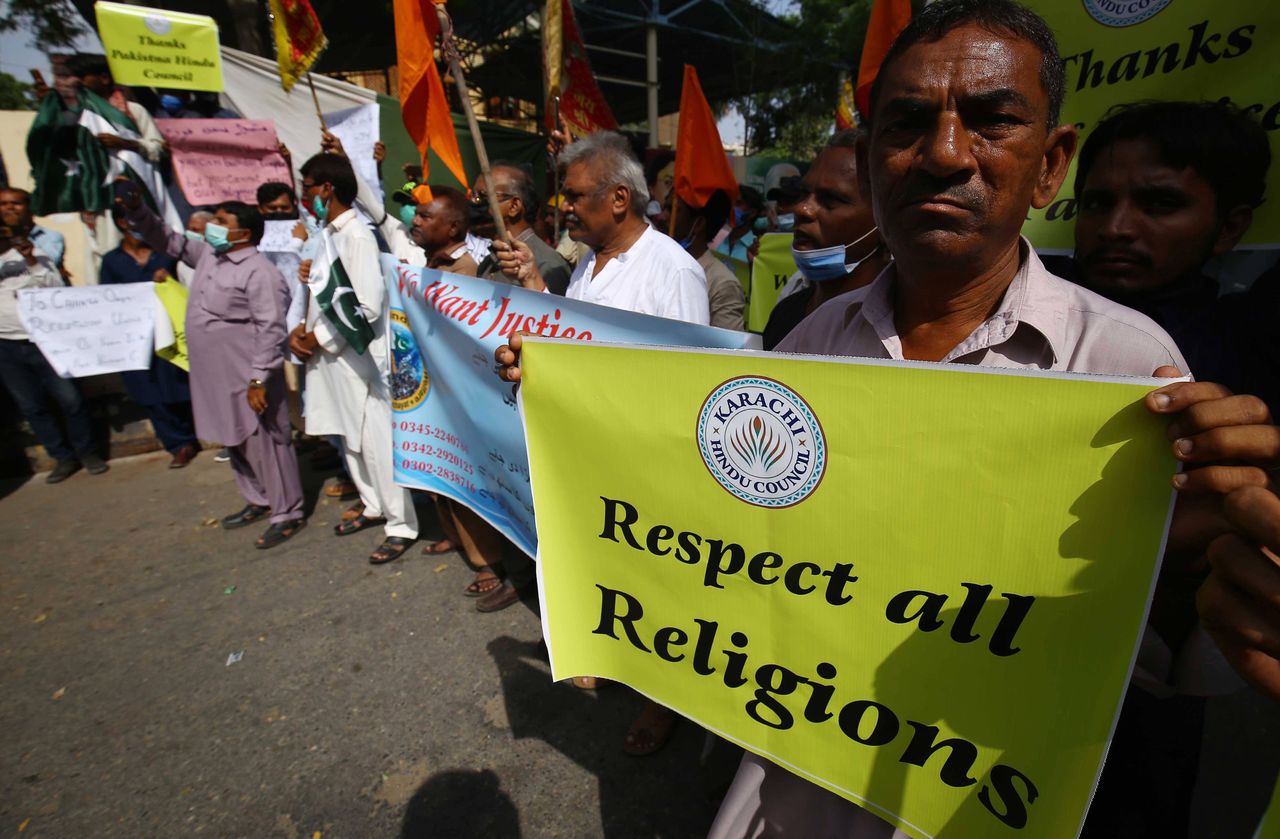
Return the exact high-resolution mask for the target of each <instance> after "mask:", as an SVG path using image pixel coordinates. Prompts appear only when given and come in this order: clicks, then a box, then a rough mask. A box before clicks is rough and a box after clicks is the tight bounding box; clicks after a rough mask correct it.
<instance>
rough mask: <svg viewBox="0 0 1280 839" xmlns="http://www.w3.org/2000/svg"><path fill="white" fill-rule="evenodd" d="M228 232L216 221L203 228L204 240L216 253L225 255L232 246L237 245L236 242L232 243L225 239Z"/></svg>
mask: <svg viewBox="0 0 1280 839" xmlns="http://www.w3.org/2000/svg"><path fill="white" fill-rule="evenodd" d="M230 232H231V231H230V230H228V229H227V228H225V227H223V226H222V225H221V224H218V223H217V222H216V221H211V222H209V223H208V224H206V225H205V226H204V240H205V241H206V242H208V243H209V246H210V247H212V248H213V249H214V250H215V251H217V252H218V253H226V252H227V251H229V250H230V249H231V246H232V245H236V244H239V242H238V241H236V242H232V241H231V240H230V239H228V238H227V235H228V234H229V233H230Z"/></svg>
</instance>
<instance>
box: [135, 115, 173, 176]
mask: <svg viewBox="0 0 1280 839" xmlns="http://www.w3.org/2000/svg"><path fill="white" fill-rule="evenodd" d="M129 104H130V107H129V116H131V117H133V121H134V122H135V123H137V125H138V134H139V135H140V136H141V139H140V140H138V145H139V146H141V151H142V155H143V156H144V157H146V159H147V160H150V161H151V162H152V163H159V162H160V159H161V158H163V157H164V153H165V149H167V148H168V146H167V144H166V143H165V141H164V135H163V134H161V133H160V129H159V128H157V127H156V121H155V120H154V119H152V118H151V114H149V113H147V109H146V108H144V107H142V106H141V105H139V104H138V103H136V102H131V103H129Z"/></svg>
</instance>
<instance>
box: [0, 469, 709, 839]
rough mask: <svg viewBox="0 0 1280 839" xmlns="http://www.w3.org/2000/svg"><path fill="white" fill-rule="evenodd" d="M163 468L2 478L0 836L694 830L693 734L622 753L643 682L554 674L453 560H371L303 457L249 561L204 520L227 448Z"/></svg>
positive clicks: (700, 822)
mask: <svg viewBox="0 0 1280 839" xmlns="http://www.w3.org/2000/svg"><path fill="white" fill-rule="evenodd" d="M167 462H168V457H167V456H166V455H163V454H157V455H149V456H141V457H137V458H130V459H126V460H122V461H115V462H113V463H112V469H111V471H110V472H108V473H106V474H103V475H98V476H91V475H88V474H86V473H83V472H81V473H79V474H77V475H75V476H73V477H72V478H71V479H69V480H67V481H66V482H64V483H62V484H59V485H56V486H48V485H46V484H45V483H44V482H43V476H38V477H37V478H34V479H31V480H28V481H26V482H25V483H10V484H8V485H5V486H4V487H3V488H2V489H0V491H2V492H4V493H5V494H4V495H3V497H2V498H0V604H3V608H2V609H0V732H3V735H2V736H0V836H10V835H18V834H19V830H20V829H21V836H22V837H23V839H27V837H116V836H119V837H150V836H155V837H175V836H193V835H201V836H217V837H287V838H288V839H293V838H294V837H301V839H314V837H316V836H319V837H321V839H340V838H345V837H397V836H399V837H406V839H407V838H408V837H434V836H439V837H468V836H476V837H481V836H483V837H508V836H510V837H515V836H525V837H579V836H581V837H594V836H609V837H650V836H652V837H684V836H701V835H705V833H706V829H707V827H708V826H709V824H710V822H711V819H712V818H713V817H714V813H715V808H714V804H713V803H712V802H711V801H710V799H709V797H708V795H707V794H706V793H705V792H704V785H705V783H706V780H705V773H702V772H700V771H699V768H698V756H699V752H700V751H701V748H702V745H703V736H702V734H701V732H699V731H698V730H697V729H695V727H694V726H692V725H689V724H684V725H682V726H680V727H679V728H677V731H676V734H675V736H674V738H673V739H672V742H671V743H669V744H668V746H667V747H666V748H665V749H663V750H662V751H661V752H659V753H658V754H656V755H653V756H650V757H647V758H634V757H630V756H628V755H626V754H624V753H623V752H622V749H621V746H622V739H623V736H624V734H625V733H626V730H627V727H628V725H629V723H630V722H631V720H632V719H633V718H634V717H635V715H636V714H637V713H638V711H639V709H640V707H641V700H640V699H639V697H638V696H637V695H636V694H634V693H632V692H631V691H629V690H627V689H625V688H622V687H617V686H615V687H610V688H606V689H603V690H600V691H598V692H588V691H581V690H578V689H576V688H573V687H572V686H570V685H568V684H555V683H553V682H552V681H551V679H550V675H549V673H550V671H549V669H548V667H547V664H546V660H545V657H544V655H543V653H542V651H541V650H540V649H539V641H540V638H541V631H540V626H539V621H538V618H537V616H536V614H535V613H534V610H533V608H531V607H530V606H528V605H516V606H513V607H512V608H509V609H507V610H505V611H503V612H499V613H496V614H489V615H483V614H479V613H477V612H476V611H475V610H474V600H471V599H468V598H465V597H464V596H463V595H462V591H463V588H464V587H465V586H466V584H467V583H468V582H469V581H470V579H471V577H472V573H471V571H469V570H468V569H467V567H466V566H465V564H464V563H463V561H462V559H461V558H460V557H459V555H458V554H448V555H445V556H443V557H428V556H424V555H422V554H421V552H420V550H419V549H418V548H417V547H415V548H413V549H412V553H411V554H409V555H408V556H407V557H406V558H405V559H402V560H400V561H398V562H394V563H391V564H389V565H384V566H379V567H374V566H370V565H369V564H368V562H367V561H366V559H367V557H368V554H369V552H370V551H371V550H372V549H373V548H374V547H376V545H377V544H378V542H379V541H380V537H381V529H378V530H376V531H371V532H364V533H359V534H356V535H353V536H349V537H344V538H339V537H336V536H334V535H333V533H332V526H333V525H334V524H335V523H336V522H337V521H338V516H339V514H340V512H341V510H342V507H343V506H345V505H341V504H338V503H336V502H332V501H327V500H319V501H318V502H317V500H316V496H317V495H319V488H320V484H321V482H322V481H323V480H324V479H325V478H326V477H327V473H316V472H314V471H312V470H310V469H306V474H305V475H304V483H305V485H306V487H307V489H308V498H309V502H310V503H309V507H310V506H312V505H314V510H313V512H312V515H311V519H310V524H309V526H308V527H307V528H306V529H305V530H304V531H302V532H301V533H300V534H298V535H297V536H296V537H295V538H294V539H293V540H291V541H290V542H288V543H286V544H284V545H281V546H279V547H277V548H274V549H271V550H268V551H259V550H256V549H255V548H254V547H253V539H254V538H255V537H256V536H257V534H258V531H259V530H261V529H262V528H261V527H259V526H257V525H254V526H252V527H250V528H245V529H240V530H232V531H225V530H222V529H221V528H220V527H218V526H217V525H216V519H217V518H220V517H221V516H223V515H226V514H227V513H231V512H234V511H236V510H238V509H239V508H240V507H241V506H242V505H243V502H242V501H241V500H240V498H239V496H238V494H237V493H236V490H235V486H234V484H233V483H232V481H231V475H230V470H229V468H228V467H227V466H226V465H225V464H218V463H214V462H213V458H212V453H211V452H206V453H204V454H202V455H201V456H200V457H199V458H197V459H196V461H195V462H194V463H193V464H192V465H191V466H190V467H188V468H187V469H185V470H169V469H167V468H166V465H167ZM303 462H304V464H305V463H306V458H305V457H304V458H303ZM419 509H420V513H421V515H422V518H423V522H424V531H425V535H426V536H431V535H433V532H434V535H436V536H438V535H439V531H438V525H437V524H436V521H435V518H434V514H433V513H432V511H431V510H432V508H431V506H430V505H429V504H427V505H425V506H420V508H419ZM264 526H265V525H264ZM233 656H239V658H238V660H234V663H229V661H232V660H233V659H232V658H231V657H233Z"/></svg>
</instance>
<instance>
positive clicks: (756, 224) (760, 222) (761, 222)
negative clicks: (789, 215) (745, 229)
mask: <svg viewBox="0 0 1280 839" xmlns="http://www.w3.org/2000/svg"><path fill="white" fill-rule="evenodd" d="M751 229H752V230H754V231H755V232H756V233H763V232H765V231H766V230H768V229H769V220H768V219H767V218H765V217H764V216H759V217H757V218H756V220H755V221H753V222H752V223H751Z"/></svg>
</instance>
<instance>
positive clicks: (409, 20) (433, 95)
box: [394, 0, 468, 188]
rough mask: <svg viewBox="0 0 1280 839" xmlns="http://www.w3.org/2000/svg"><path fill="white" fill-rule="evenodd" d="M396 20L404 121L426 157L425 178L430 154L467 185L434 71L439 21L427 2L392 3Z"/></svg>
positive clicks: (403, 0) (401, 0) (402, 0)
mask: <svg viewBox="0 0 1280 839" xmlns="http://www.w3.org/2000/svg"><path fill="white" fill-rule="evenodd" d="M394 1H395V16H396V61H397V63H398V64H399V70H400V117H401V119H403V120H404V127H405V129H406V130H408V132H409V136H410V137H412V138H413V143H414V145H416V146H417V147H418V152H419V154H421V155H422V176H423V180H426V176H427V170H428V168H429V165H428V162H427V149H428V148H430V149H432V150H433V151H434V152H435V153H436V156H437V157H439V158H440V160H441V161H442V162H443V163H444V165H445V166H446V167H448V169H449V171H450V172H452V173H453V176H454V177H455V178H457V179H458V182H459V183H461V184H462V185H463V188H466V187H467V186H468V184H467V172H466V169H465V168H463V166H462V153H461V152H460V151H458V136H457V134H456V133H454V129H453V117H451V116H450V115H449V100H448V99H446V98H445V95H444V85H442V84H441V83H440V71H439V70H438V69H437V68H436V57H435V43H436V40H437V39H439V37H440V21H439V20H438V19H437V18H436V8H435V5H434V4H433V3H431V2H429V0H394Z"/></svg>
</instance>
